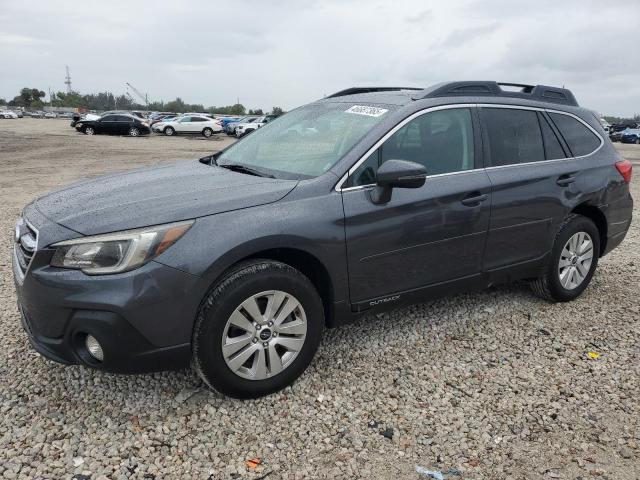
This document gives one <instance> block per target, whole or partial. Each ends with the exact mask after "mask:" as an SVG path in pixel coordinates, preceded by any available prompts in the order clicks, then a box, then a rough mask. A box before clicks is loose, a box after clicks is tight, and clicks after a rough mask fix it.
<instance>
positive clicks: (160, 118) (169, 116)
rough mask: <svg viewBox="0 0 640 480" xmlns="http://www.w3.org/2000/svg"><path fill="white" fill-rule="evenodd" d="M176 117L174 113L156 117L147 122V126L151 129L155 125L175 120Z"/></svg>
mask: <svg viewBox="0 0 640 480" xmlns="http://www.w3.org/2000/svg"><path fill="white" fill-rule="evenodd" d="M178 117H179V115H176V114H175V113H171V114H167V115H157V116H155V117H154V118H153V119H152V120H150V121H149V125H150V126H152V127H153V126H154V125H155V124H156V123H160V122H170V121H172V120H175V119H176V118H178Z"/></svg>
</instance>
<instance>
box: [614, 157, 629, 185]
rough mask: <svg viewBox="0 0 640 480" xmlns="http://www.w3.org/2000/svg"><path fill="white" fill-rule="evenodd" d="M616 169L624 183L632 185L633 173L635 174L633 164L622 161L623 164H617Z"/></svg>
mask: <svg viewBox="0 0 640 480" xmlns="http://www.w3.org/2000/svg"><path fill="white" fill-rule="evenodd" d="M616 169H617V170H618V172H620V175H622V178H624V181H625V182H627V183H631V173H632V172H633V164H632V163H631V162H630V161H629V160H622V161H621V162H616Z"/></svg>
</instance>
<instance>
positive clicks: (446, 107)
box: [334, 103, 482, 192]
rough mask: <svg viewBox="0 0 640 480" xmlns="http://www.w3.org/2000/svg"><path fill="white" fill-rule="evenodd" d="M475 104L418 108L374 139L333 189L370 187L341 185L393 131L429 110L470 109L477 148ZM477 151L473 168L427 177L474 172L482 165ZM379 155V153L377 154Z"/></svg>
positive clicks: (369, 185)
mask: <svg viewBox="0 0 640 480" xmlns="http://www.w3.org/2000/svg"><path fill="white" fill-rule="evenodd" d="M476 106H477V104H475V103H459V104H455V105H439V106H437V107H428V108H425V109H423V110H418V111H417V112H414V113H412V114H411V115H409V116H408V117H406V118H404V119H403V120H402V121H401V122H398V124H396V126H394V127H393V128H392V129H391V130H389V131H388V132H387V133H385V134H384V135H383V136H382V137H381V138H380V139H378V141H376V143H374V144H373V146H372V147H371V148H369V149H368V150H367V151H366V152H365V153H364V155H362V156H361V157H360V158H359V159H358V161H357V162H356V163H354V164H353V165H352V166H351V167H350V168H349V170H347V172H346V173H345V174H344V175H342V177H340V180H338V183H336V186H335V187H334V190H335V191H336V192H346V191H351V190H361V189H364V188H369V187H372V186H373V185H375V184H373V183H371V184H368V185H357V186H355V187H344V188H343V185H344V184H345V183H347V180H348V179H349V177H350V176H351V175H353V173H354V172H355V171H356V170H357V168H358V167H359V166H360V165H361V164H362V163H364V162H365V161H366V160H367V159H368V158H369V156H370V155H371V154H372V153H373V152H374V151H376V150H378V149H379V148H380V147H381V146H382V144H384V142H386V141H387V140H388V139H389V138H390V137H391V136H392V135H393V134H394V133H396V132H397V131H398V130H400V129H401V128H402V127H404V126H405V125H406V124H407V123H409V122H410V121H412V120H415V119H416V118H418V117H421V116H422V115H426V114H427V113H431V112H436V111H438V110H452V109H458V108H466V109H469V110H471V123H472V127H473V132H474V133H473V139H474V150H475V149H476V148H477V144H476V128H475V124H474V108H475V107H476ZM477 153H478V152H477V151H474V167H475V168H474V169H472V170H462V171H460V172H449V173H442V174H437V175H427V178H432V177H440V176H444V175H457V174H460V173H470V172H474V171H476V170H477V169H478V168H482V167H478V166H477V160H475V158H476V154H477ZM378 155H379V154H378ZM378 163H379V159H378Z"/></svg>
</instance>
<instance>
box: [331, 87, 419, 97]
mask: <svg viewBox="0 0 640 480" xmlns="http://www.w3.org/2000/svg"><path fill="white" fill-rule="evenodd" d="M401 90H424V88H416V87H352V88H347V89H345V90H340V91H339V92H336V93H333V94H331V95H329V96H328V97H326V98H335V97H344V96H345V95H355V94H357V93H372V92H399V91H401Z"/></svg>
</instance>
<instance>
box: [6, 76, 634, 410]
mask: <svg viewBox="0 0 640 480" xmlns="http://www.w3.org/2000/svg"><path fill="white" fill-rule="evenodd" d="M630 180H631V164H630V163H629V162H627V161H624V160H622V159H621V158H620V156H619V155H618V153H617V152H616V150H615V149H614V148H613V146H612V144H611V142H610V141H609V140H608V139H607V138H606V135H605V134H604V132H603V130H602V127H601V126H600V123H599V121H598V119H597V118H595V117H594V115H593V113H592V112H590V111H589V110H586V109H583V108H580V107H579V106H578V104H577V102H576V100H575V98H574V96H573V94H572V93H571V92H570V91H568V90H565V89H561V88H554V87H546V86H540V85H539V86H527V85H515V86H514V85H507V84H498V83H496V82H477V81H476V82H453V83H446V84H439V85H436V86H434V87H431V88H427V89H408V88H353V89H348V90H345V91H341V92H338V93H336V94H334V95H331V96H329V97H328V98H325V99H322V100H319V101H317V102H314V103H312V104H310V105H306V106H303V107H300V108H298V109H296V110H294V111H292V112H290V113H288V114H286V115H284V116H283V117H281V118H278V119H277V120H275V121H273V122H271V123H269V124H268V125H266V126H265V127H264V128H261V129H259V130H258V131H256V132H254V133H253V134H252V135H250V136H248V137H246V138H245V139H243V140H241V141H239V142H237V143H236V144H234V145H232V146H230V147H229V148H227V149H226V150H224V151H222V152H219V153H216V154H214V155H211V156H210V157H206V158H203V159H200V161H197V160H194V161H188V162H180V163H176V164H173V165H168V166H156V167H152V168H144V169H140V170H134V171H129V172H126V173H120V174H116V175H110V176H105V177H102V178H98V179H94V180H90V181H85V182H82V183H78V184H75V185H72V186H70V187H68V188H66V189H63V190H60V191H58V192H54V193H50V194H48V195H45V196H43V197H41V198H38V199H37V200H35V201H34V202H33V203H31V204H29V205H28V206H27V207H26V208H25V209H24V212H23V216H22V218H21V219H19V220H18V223H17V225H16V230H15V246H14V254H13V259H14V262H13V263H14V266H13V269H14V274H15V284H16V290H17V294H18V303H19V308H20V311H21V314H22V321H23V326H24V329H25V330H26V332H27V333H28V337H29V339H30V341H31V344H32V345H33V347H34V348H35V349H36V350H37V351H38V352H40V353H41V354H42V355H44V356H45V357H48V358H50V359H53V360H55V361H57V362H60V363H64V364H80V365H85V366H88V367H94V368H98V369H103V370H106V371H110V372H147V371H152V370H161V369H171V368H181V367H186V366H188V365H189V364H192V365H194V367H195V369H196V370H197V371H198V373H199V374H200V375H201V376H202V378H203V379H204V381H205V382H206V383H207V384H208V385H209V386H211V387H212V388H215V389H216V390H219V391H220V392H223V393H225V394H227V395H230V396H234V397H240V398H249V397H257V396H260V395H265V394H268V393H271V392H274V391H277V390H278V389H281V388H283V387H285V386H286V385H288V384H290V383H291V382H293V381H294V380H295V379H296V378H297V377H298V376H299V375H300V374H301V373H302V372H303V371H304V370H305V368H306V367H307V366H308V365H309V363H310V362H311V360H312V358H313V356H314V353H315V351H316V349H317V347H318V343H319V342H320V338H321V335H322V331H323V329H324V328H325V327H333V326H337V325H340V324H343V323H345V322H349V321H351V320H353V319H354V318H357V317H359V316H361V315H364V314H369V313H375V312H380V311H382V310H385V309H390V308H397V307H398V306H401V305H405V304H408V303H412V302H419V301H422V300H425V299H429V298H433V297H436V296H440V295H443V294H451V293H454V292H459V291H463V290H468V289H472V288H473V289H476V288H483V287H487V286H490V285H494V284H498V283H502V282H509V281H513V280H517V279H528V280H530V281H531V285H532V287H533V291H534V292H535V293H536V294H538V295H540V296H542V297H543V298H545V299H548V300H550V301H568V300H573V299H575V298H576V297H578V296H579V295H580V294H581V293H582V291H583V290H584V289H585V288H587V285H588V284H589V282H590V280H591V277H592V276H593V274H594V271H595V269H596V266H597V264H598V259H599V258H600V257H602V256H603V255H606V254H607V253H608V252H610V251H611V250H612V249H613V248H615V247H616V246H618V245H619V244H620V242H621V241H622V240H623V238H624V236H625V234H626V232H627V229H628V228H629V225H630V222H631V212H632V199H631V196H630V193H629V182H630ZM390 328H392V326H391V327H390Z"/></svg>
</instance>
